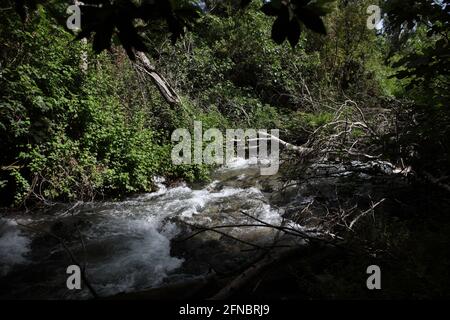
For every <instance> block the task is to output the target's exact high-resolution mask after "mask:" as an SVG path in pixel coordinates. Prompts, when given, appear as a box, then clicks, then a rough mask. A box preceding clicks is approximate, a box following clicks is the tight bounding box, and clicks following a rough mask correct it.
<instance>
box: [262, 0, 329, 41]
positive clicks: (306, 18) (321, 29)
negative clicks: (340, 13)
mask: <svg viewBox="0 0 450 320" xmlns="http://www.w3.org/2000/svg"><path fill="white" fill-rule="evenodd" d="M333 2H334V0H313V1H309V0H290V1H288V0H271V1H269V2H266V3H265V4H264V5H263V6H262V7H261V11H262V12H263V13H264V14H266V15H267V16H271V17H277V18H276V19H275V22H274V23H273V26H272V39H273V41H275V43H277V44H282V43H283V42H284V41H285V40H286V39H287V40H288V41H289V43H290V44H291V46H292V47H295V46H296V45H297V43H298V41H299V39H300V35H301V31H302V28H301V24H303V25H304V26H305V27H307V28H308V29H310V30H312V31H314V32H317V33H320V34H326V28H325V25H324V23H323V21H322V19H321V16H324V15H325V14H327V13H328V12H329V11H330V4H331V3H333Z"/></svg>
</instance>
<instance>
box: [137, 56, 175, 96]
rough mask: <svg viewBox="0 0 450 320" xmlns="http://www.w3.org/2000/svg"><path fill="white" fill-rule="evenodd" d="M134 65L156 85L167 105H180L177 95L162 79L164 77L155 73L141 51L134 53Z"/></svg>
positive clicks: (152, 66) (153, 67)
mask: <svg viewBox="0 0 450 320" xmlns="http://www.w3.org/2000/svg"><path fill="white" fill-rule="evenodd" d="M135 63H136V66H137V67H138V68H139V69H140V70H142V71H143V72H145V73H146V74H148V75H149V76H150V78H151V79H152V81H153V83H154V84H155V85H156V87H157V88H158V90H159V92H160V93H161V95H162V96H163V97H164V99H165V100H166V101H167V102H168V103H170V104H179V103H180V97H179V96H178V94H177V93H176V92H175V90H174V89H173V88H172V87H171V86H170V84H169V83H168V82H167V80H166V79H164V77H163V76H162V75H161V74H159V73H158V72H157V71H156V69H155V66H154V65H152V64H151V62H150V60H149V59H148V58H147V56H146V55H145V53H144V52H142V51H137V52H136V62H135Z"/></svg>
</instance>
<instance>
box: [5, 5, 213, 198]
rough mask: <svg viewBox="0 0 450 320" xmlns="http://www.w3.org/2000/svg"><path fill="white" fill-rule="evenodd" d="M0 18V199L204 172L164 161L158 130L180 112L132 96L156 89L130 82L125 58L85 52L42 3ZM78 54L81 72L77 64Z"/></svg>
mask: <svg viewBox="0 0 450 320" xmlns="http://www.w3.org/2000/svg"><path fill="white" fill-rule="evenodd" d="M4 17H5V21H7V23H6V24H5V27H6V28H2V33H1V34H0V39H2V40H1V42H2V43H4V45H3V46H2V49H3V50H5V51H6V58H5V59H4V60H3V61H2V67H3V66H4V67H3V68H2V73H1V78H0V82H1V87H2V88H3V90H2V92H1V99H0V101H1V105H0V113H1V115H2V117H1V120H0V131H1V137H2V139H1V142H0V147H1V148H2V150H4V151H5V152H2V154H1V156H0V164H1V168H2V170H1V172H0V174H1V179H0V180H1V181H2V184H1V188H2V189H3V190H2V194H4V197H2V203H3V204H8V203H11V202H13V203H15V204H16V205H20V204H21V203H22V202H23V201H24V200H25V199H28V198H30V197H31V198H33V197H34V198H37V199H39V200H43V199H47V200H54V199H60V200H74V199H85V200H86V199H92V198H94V197H98V196H101V195H106V196H121V195H124V194H129V193H134V192H142V191H151V190H153V182H152V178H153V177H154V176H157V175H166V176H168V177H169V178H173V179H178V178H185V179H187V180H197V179H206V178H207V172H208V171H207V168H206V167H198V166H195V167H190V166H185V167H177V168H174V166H173V165H172V164H171V163H170V150H171V143H170V141H169V139H170V134H167V132H171V130H173V129H174V128H176V127H178V126H179V125H181V124H182V121H184V120H182V119H184V117H183V115H178V114H176V112H175V114H174V112H168V107H167V106H165V105H164V104H163V103H162V102H161V101H160V99H150V100H146V99H144V98H139V97H141V94H142V90H147V89H148V91H149V96H158V94H157V93H156V92H155V90H154V89H153V88H151V89H149V88H148V87H145V86H144V88H142V87H140V86H139V85H138V83H137V80H136V76H135V75H134V71H133V69H132V68H131V66H130V64H129V62H128V60H127V59H126V58H125V60H124V59H123V57H122V59H120V58H121V57H120V54H118V55H116V56H114V57H113V58H112V59H111V57H109V56H107V55H101V56H94V55H93V54H92V53H90V52H89V50H88V47H86V46H84V45H82V44H81V43H79V42H73V41H71V36H70V34H68V33H66V32H65V31H63V30H62V29H61V28H60V27H57V26H55V25H54V24H53V22H52V20H51V19H49V18H47V17H46V15H45V12H44V11H41V12H40V13H39V16H37V17H35V19H33V20H32V21H29V23H28V24H26V25H20V24H19V22H18V21H16V20H15V19H14V18H8V17H6V14H5V15H4ZM2 18H3V17H2ZM84 52H87V53H88V57H87V60H88V62H89V69H88V70H87V72H86V73H83V71H82V70H81V67H80V63H81V57H83V55H84ZM119 60H121V61H125V62H124V63H123V64H122V65H120V64H118V61H119ZM117 68H118V69H120V70H118V69H117ZM113 70H115V71H113ZM133 77H134V78H133ZM133 79H134V80H133ZM133 86H134V87H133ZM152 90H153V91H152ZM125 91H126V92H127V94H124V92H125ZM220 121H221V120H217V121H215V123H212V124H217V123H218V122H220ZM161 123H164V124H165V126H162V125H161ZM212 124H211V125H212ZM157 128H158V129H157Z"/></svg>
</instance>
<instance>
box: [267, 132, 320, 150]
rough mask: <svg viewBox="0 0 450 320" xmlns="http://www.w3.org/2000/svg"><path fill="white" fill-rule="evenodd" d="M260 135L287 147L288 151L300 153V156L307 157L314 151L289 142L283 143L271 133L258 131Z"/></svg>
mask: <svg viewBox="0 0 450 320" xmlns="http://www.w3.org/2000/svg"><path fill="white" fill-rule="evenodd" d="M258 134H260V135H264V136H266V137H268V138H270V139H271V140H275V141H277V142H278V143H279V144H281V145H282V146H283V147H285V148H286V149H287V150H291V151H295V152H296V153H299V154H300V155H306V154H308V153H310V152H312V151H313V149H312V148H307V147H303V146H296V145H293V144H291V143H289V142H286V141H283V140H281V139H280V138H278V137H276V136H274V135H272V134H270V133H267V132H264V131H258Z"/></svg>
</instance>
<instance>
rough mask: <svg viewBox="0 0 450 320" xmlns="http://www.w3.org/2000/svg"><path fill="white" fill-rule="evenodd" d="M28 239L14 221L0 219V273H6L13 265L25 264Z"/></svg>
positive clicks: (28, 249) (2, 274)
mask: <svg viewBox="0 0 450 320" xmlns="http://www.w3.org/2000/svg"><path fill="white" fill-rule="evenodd" d="M29 245H30V239H28V238H27V237H26V236H24V235H23V234H22V233H21V231H20V229H19V228H18V225H17V223H16V222H15V221H12V220H8V219H0V275H1V276H5V275H6V274H8V273H9V272H10V271H11V270H12V268H13V266H14V265H18V264H26V263H28V262H29V261H28V259H27V258H26V254H27V253H28V252H29V251H30V248H29Z"/></svg>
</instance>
